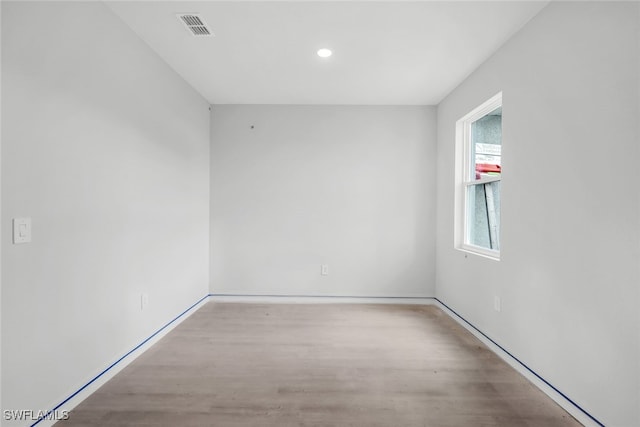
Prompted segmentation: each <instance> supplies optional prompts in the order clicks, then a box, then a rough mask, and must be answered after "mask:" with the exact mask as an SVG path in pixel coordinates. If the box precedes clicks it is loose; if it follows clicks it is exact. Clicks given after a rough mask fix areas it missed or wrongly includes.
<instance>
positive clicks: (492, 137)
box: [455, 93, 502, 259]
mask: <svg viewBox="0 0 640 427" xmlns="http://www.w3.org/2000/svg"><path fill="white" fill-rule="evenodd" d="M501 178H502V93H499V94H498V95H496V96H494V97H493V98H491V99H490V100H488V101H487V102H485V103H484V104H482V105H481V106H479V107H478V108H476V109H475V110H473V111H472V112H470V113H469V114H467V115H466V116H464V117H463V118H461V119H460V120H458V122H457V123H456V233H455V234H456V236H455V239H456V247H457V248H458V249H461V250H464V251H468V252H475V253H478V254H480V255H484V256H488V257H490V258H494V259H499V258H500V183H501Z"/></svg>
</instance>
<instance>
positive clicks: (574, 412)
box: [435, 298, 604, 427]
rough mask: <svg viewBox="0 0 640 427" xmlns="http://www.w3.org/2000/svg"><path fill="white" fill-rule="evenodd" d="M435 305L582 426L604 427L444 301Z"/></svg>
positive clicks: (437, 300)
mask: <svg viewBox="0 0 640 427" xmlns="http://www.w3.org/2000/svg"><path fill="white" fill-rule="evenodd" d="M435 305H436V306H438V307H439V308H440V309H441V310H442V311H444V312H445V313H446V314H447V315H449V317H451V318H452V319H453V320H455V321H456V322H457V323H459V324H460V325H462V326H463V327H464V328H465V329H466V330H467V331H469V332H471V333H472V334H473V335H474V336H475V337H476V338H478V339H479V340H480V341H482V343H483V344H485V345H486V346H487V347H488V348H489V350H491V351H493V352H494V353H495V354H496V355H497V356H498V357H500V358H501V359H502V360H504V361H505V362H507V363H508V364H509V366H511V367H512V368H513V369H515V370H516V371H518V372H519V373H520V374H522V375H523V376H524V377H525V378H526V379H528V380H529V381H530V382H531V383H532V384H533V385H535V386H536V387H538V388H539V389H540V390H541V391H542V392H543V393H544V394H546V395H547V396H549V397H550V398H551V399H552V400H553V401H554V402H556V403H557V404H558V405H560V407H562V408H563V409H564V410H566V411H567V412H568V413H569V414H571V416H573V417H574V418H575V419H576V420H577V421H578V422H580V423H581V424H582V425H584V426H585V427H604V424H603V423H601V422H600V421H598V420H597V419H596V418H594V417H593V416H592V415H591V414H589V413H588V412H587V411H585V410H584V409H582V408H581V407H580V406H578V405H577V404H576V403H575V402H573V401H572V400H571V399H570V398H569V397H568V396H566V395H565V394H563V393H562V392H560V391H559V390H558V389H556V388H555V387H553V385H551V384H550V383H548V382H547V381H546V380H544V379H543V378H542V377H541V376H540V375H538V374H537V373H536V372H534V371H533V370H532V369H531V368H529V367H528V366H526V365H525V364H524V363H523V362H522V361H520V360H519V359H517V358H516V357H515V356H513V355H512V354H511V353H509V352H508V351H507V350H505V349H504V348H503V347H501V346H500V345H499V344H497V343H496V342H495V341H493V340H492V339H490V338H489V337H488V336H486V335H485V334H484V333H483V332H482V331H480V330H479V329H477V328H476V327H475V326H473V325H472V324H471V323H469V322H468V321H467V320H466V319H464V318H463V317H461V316H460V315H459V314H458V313H456V312H455V311H453V310H452V309H450V308H449V307H448V306H447V305H446V304H444V303H443V302H442V301H440V300H439V299H437V298H436V299H435Z"/></svg>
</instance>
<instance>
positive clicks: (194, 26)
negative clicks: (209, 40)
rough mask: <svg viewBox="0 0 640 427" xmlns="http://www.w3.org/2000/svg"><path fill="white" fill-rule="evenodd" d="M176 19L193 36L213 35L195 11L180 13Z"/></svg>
mask: <svg viewBox="0 0 640 427" xmlns="http://www.w3.org/2000/svg"><path fill="white" fill-rule="evenodd" d="M177 16H178V19H179V20H180V21H181V22H182V23H183V24H184V25H185V27H187V29H188V30H189V32H190V33H191V34H192V35H194V36H198V37H200V36H209V37H210V36H213V35H214V34H213V33H212V32H211V30H209V28H207V24H205V22H204V20H203V19H202V18H201V17H200V16H199V15H198V14H196V13H181V14H179V15H177Z"/></svg>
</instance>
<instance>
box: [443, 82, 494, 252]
mask: <svg viewBox="0 0 640 427" xmlns="http://www.w3.org/2000/svg"><path fill="white" fill-rule="evenodd" d="M499 107H502V92H499V93H497V94H496V95H494V96H492V97H491V98H489V99H488V100H487V101H485V102H483V103H482V104H481V105H479V106H478V107H476V108H474V109H473V110H472V111H471V112H469V113H468V114H466V115H464V116H463V117H462V118H460V119H459V120H458V121H457V122H456V146H455V151H456V153H455V160H456V163H455V169H456V179H455V219H454V220H455V226H454V247H455V248H456V249H458V250H461V251H463V252H467V253H472V254H476V255H480V256H483V257H485V258H490V259H493V260H496V261H499V260H500V249H489V248H484V247H482V246H477V245H473V244H470V243H469V241H470V239H469V237H470V230H469V228H470V227H469V225H468V217H469V208H470V206H469V204H468V196H467V193H468V189H469V188H473V187H475V186H477V185H483V184H488V183H491V182H496V181H502V172H501V173H500V176H490V177H483V178H480V179H475V168H473V166H474V165H475V162H474V157H473V154H474V150H473V147H472V143H473V141H472V138H471V135H472V134H471V125H472V123H474V122H476V121H477V120H479V119H481V118H483V117H484V116H486V115H487V114H489V113H491V112H492V111H494V110H495V109H497V108H499ZM500 145H501V146H502V141H501V144H500ZM472 169H473V170H472ZM498 247H499V248H500V247H501V246H500V245H499V246H498Z"/></svg>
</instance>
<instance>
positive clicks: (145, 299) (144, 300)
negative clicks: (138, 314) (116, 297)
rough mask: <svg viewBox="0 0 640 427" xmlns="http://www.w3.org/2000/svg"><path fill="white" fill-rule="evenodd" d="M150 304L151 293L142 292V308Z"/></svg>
mask: <svg viewBox="0 0 640 427" xmlns="http://www.w3.org/2000/svg"><path fill="white" fill-rule="evenodd" d="M148 306H149V294H140V310H144V309H145V308H147V307H148Z"/></svg>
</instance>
